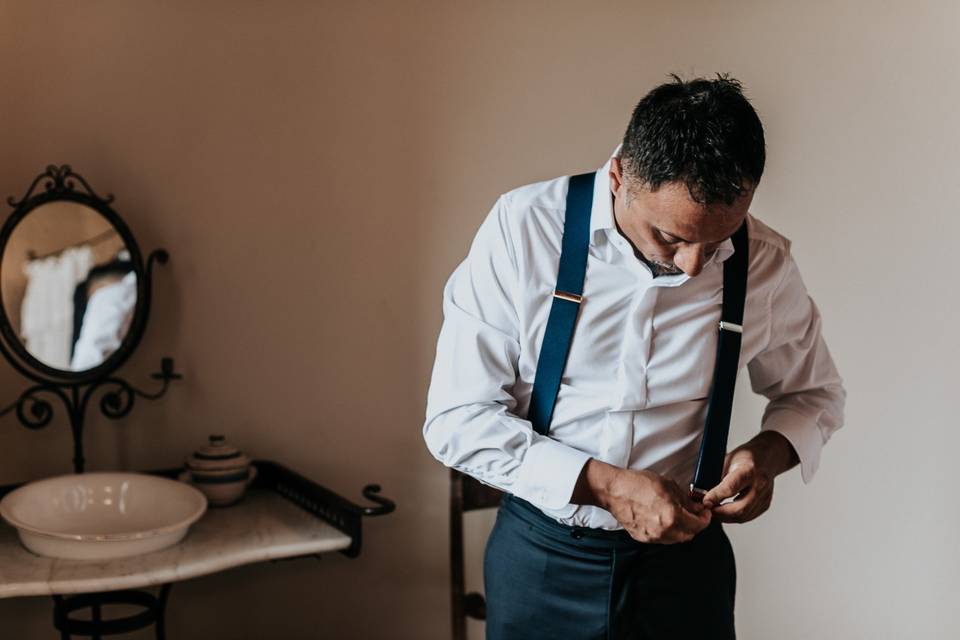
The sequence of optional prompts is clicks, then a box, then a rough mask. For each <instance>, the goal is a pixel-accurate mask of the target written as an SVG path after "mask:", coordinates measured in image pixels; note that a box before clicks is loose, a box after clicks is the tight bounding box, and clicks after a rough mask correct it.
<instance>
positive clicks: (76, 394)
mask: <svg viewBox="0 0 960 640" xmlns="http://www.w3.org/2000/svg"><path fill="white" fill-rule="evenodd" d="M0 351H2V352H3V355H4V356H5V357H6V358H7V359H8V360H9V359H11V356H10V355H9V354H8V353H7V351H6V349H5V348H2V347H0ZM182 377H183V376H182V375H181V374H179V373H175V372H174V370H173V358H162V359H161V361H160V371H158V372H157V373H154V374H152V375H151V378H153V379H155V380H160V381H161V386H160V389H159V390H158V391H155V392H152V393H149V392H146V391H142V390H140V389H138V388H136V387H134V386H133V385H131V384H130V383H129V382H127V381H126V380H124V379H122V378H119V377H116V376H111V377H107V378H102V379H100V380H97V381H95V382H91V383H87V384H86V385H84V384H83V383H61V382H56V381H45V382H39V383H37V384H34V385H33V386H31V387H29V388H27V389H26V390H25V391H23V392H22V393H21V394H20V397H19V398H17V400H16V401H15V402H14V403H13V404H11V405H9V406H8V407H6V408H4V409H0V418H2V417H3V416H5V415H6V414H8V413H10V412H11V411H16V414H17V419H18V420H19V421H20V424H22V425H23V426H24V427H26V428H28V429H34V430H35V429H42V428H43V427H45V426H47V425H48V424H50V422H51V421H52V420H53V416H54V410H53V406H52V404H51V402H50V401H49V400H47V399H46V398H44V397H43V396H44V394H46V395H47V396H54V397H56V398H59V399H60V401H61V402H62V403H63V405H64V408H65V410H66V413H67V417H68V419H69V421H70V432H71V434H72V435H73V471H74V473H83V472H84V467H85V464H86V460H85V458H84V456H83V426H84V418H85V416H86V413H87V407H88V405H89V404H90V399H91V398H92V397H93V395H94V393H95V392H96V391H97V390H100V389H104V393H103V395H102V396H101V397H100V403H99V404H100V412H101V413H102V414H103V415H105V416H106V417H108V418H111V419H113V420H118V419H120V418H123V417H124V416H126V415H127V414H129V413H130V411H132V410H133V404H134V399H135V398H136V397H137V396H140V397H141V398H146V399H148V400H156V399H158V398H160V397H161V396H163V395H164V394H165V393H166V392H167V387H168V386H169V384H170V381H171V380H179V379H181V378H182ZM84 387H85V388H84Z"/></svg>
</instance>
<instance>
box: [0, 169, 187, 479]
mask: <svg viewBox="0 0 960 640" xmlns="http://www.w3.org/2000/svg"><path fill="white" fill-rule="evenodd" d="M41 183H43V190H42V191H40V192H39V193H35V192H36V191H37V188H38V186H40V184H41ZM58 201H69V202H76V203H79V204H83V205H86V206H89V207H90V208H92V209H94V210H95V211H97V212H98V213H100V214H101V215H102V216H104V218H106V219H107V221H108V222H109V223H110V224H111V225H113V228H114V229H116V230H117V232H118V233H119V235H120V237H121V239H122V240H123V241H124V243H125V244H126V247H127V249H128V250H129V252H130V262H131V263H132V266H133V269H134V271H135V273H136V274H137V303H136V306H135V307H134V314H133V318H132V320H131V323H130V328H129V330H128V331H127V334H126V336H124V339H123V341H122V342H121V344H120V347H119V348H118V349H117V350H116V351H115V352H114V353H112V354H110V356H108V357H107V359H106V360H104V361H103V362H102V363H100V364H99V365H97V366H96V367H93V368H90V369H86V370H84V371H65V370H62V369H56V368H54V367H51V366H49V365H47V364H45V363H43V362H41V361H40V360H39V359H37V358H35V357H34V356H33V355H31V354H30V353H29V352H28V351H27V349H26V347H25V346H24V345H23V344H22V343H21V342H20V338H19V337H18V336H17V335H16V332H15V331H14V330H13V325H12V324H11V323H10V319H9V317H8V316H7V312H6V308H5V307H4V306H3V304H2V301H0V353H2V354H3V356H4V357H5V358H6V359H7V360H8V361H9V362H10V364H11V365H12V366H13V367H14V369H16V370H17V371H18V372H19V373H20V374H22V375H23V376H24V377H26V378H27V379H29V380H32V381H34V383H35V384H33V385H32V386H30V387H28V388H27V389H26V390H24V391H23V392H21V393H20V395H19V397H18V399H17V400H16V401H15V402H14V403H13V404H11V405H10V406H8V407H6V408H3V409H0V417H2V416H4V415H6V414H7V413H9V412H10V411H12V410H14V409H15V410H16V414H17V418H18V419H19V421H20V423H21V424H22V425H23V426H25V427H27V428H28V429H41V428H43V427H46V426H47V425H48V424H50V422H51V421H52V420H53V416H54V411H53V406H52V405H51V403H50V402H49V401H48V400H46V399H44V398H43V397H41V395H42V394H49V395H53V396H55V397H57V398H59V399H60V401H61V402H62V403H63V405H64V408H65V409H66V411H67V417H68V419H69V421H70V429H71V432H72V435H73V448H74V455H73V467H74V471H75V472H76V473H83V471H84V465H85V461H84V455H83V427H84V421H85V416H86V410H87V406H88V405H89V402H90V399H91V398H92V397H93V394H94V392H95V391H97V390H98V389H100V388H104V387H108V390H107V391H106V392H105V393H103V395H102V396H101V397H100V402H99V405H100V411H101V413H103V414H104V415H105V416H107V417H108V418H111V419H119V418H122V417H124V416H126V415H127V414H129V413H130V411H131V410H132V409H133V404H134V397H135V396H141V397H144V398H148V399H156V398H159V397H160V396H162V395H163V394H164V393H166V390H167V387H168V385H169V383H170V381H171V380H176V379H179V378H181V377H182V376H181V375H180V374H178V373H175V372H174V365H173V359H171V358H163V359H162V360H161V367H160V371H159V372H157V373H154V374H152V376H151V377H152V378H154V379H156V380H159V381H160V382H161V383H162V386H161V388H160V390H159V391H156V392H152V393H150V392H145V391H141V390H140V389H137V388H136V387H134V386H132V385H131V384H130V383H128V382H127V381H126V380H124V379H122V378H119V377H116V376H114V375H112V374H113V373H114V372H115V371H116V370H117V369H118V368H119V367H120V366H121V365H123V364H124V363H125V362H126V361H127V360H128V359H129V357H130V356H131V355H132V354H133V352H134V350H135V349H136V347H137V346H138V345H139V344H140V340H141V339H142V338H143V334H144V333H145V332H146V325H147V319H148V317H149V314H150V297H151V293H152V287H151V281H152V277H153V265H154V264H156V263H160V264H164V263H166V262H167V260H168V254H167V252H166V251H165V250H163V249H156V250H154V251H152V252H151V253H150V255H149V256H148V257H147V261H146V264H144V262H143V257H142V254H141V253H140V248H139V246H138V245H137V243H136V241H135V240H134V238H133V233H132V232H131V231H130V229H129V227H127V225H126V224H125V223H124V222H123V219H122V218H120V216H119V215H118V214H117V213H116V211H114V210H113V208H112V207H111V206H110V204H111V203H112V202H113V196H112V195H107V197H106V198H101V197H100V196H99V195H97V193H96V192H95V191H93V189H91V188H90V185H89V184H88V183H87V181H86V180H84V179H83V177H81V176H80V175H79V174H77V173H75V172H74V171H73V170H72V169H71V168H70V166H69V165H62V166H57V165H49V166H47V169H46V171H44V172H43V173H41V174H40V175H38V176H37V177H36V178H34V180H33V182H32V183H31V184H30V187H29V188H28V189H27V191H26V194H24V196H23V197H22V198H21V199H20V200H15V199H14V198H13V197H12V196H11V197H9V198H7V203H8V204H9V205H10V206H11V207H13V208H14V210H13V213H11V214H10V216H9V217H8V218H7V220H6V222H5V223H4V224H3V227H0V275H2V262H3V260H2V258H3V252H4V251H5V250H6V247H7V244H8V243H9V241H10V237H11V235H12V234H13V231H14V229H16V226H17V225H18V224H19V223H20V222H21V221H22V220H23V219H24V218H25V217H26V216H27V215H29V213H30V212H31V211H33V210H35V209H36V208H37V207H39V206H41V205H43V204H47V203H50V202H58ZM82 387H86V388H85V389H83V390H82V391H81V388H82ZM28 403H29V405H28Z"/></svg>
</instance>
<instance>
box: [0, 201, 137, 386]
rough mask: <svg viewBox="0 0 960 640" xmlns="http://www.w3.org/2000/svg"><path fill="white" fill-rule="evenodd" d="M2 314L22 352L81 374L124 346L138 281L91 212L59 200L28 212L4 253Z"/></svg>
mask: <svg viewBox="0 0 960 640" xmlns="http://www.w3.org/2000/svg"><path fill="white" fill-rule="evenodd" d="M0 259H2V265H0V272H2V274H3V278H2V282H0V290H2V292H0V293H2V302H3V308H4V311H5V313H6V315H7V318H8V319H9V320H10V323H11V324H12V325H13V329H14V331H15V332H16V335H17V336H19V338H20V341H21V342H22V343H23V345H24V347H25V348H26V350H27V352H28V353H30V355H32V356H33V357H34V358H36V359H37V360H39V361H40V362H42V363H43V364H45V365H47V366H48V367H52V368H54V369H59V370H62V371H86V370H88V369H92V368H94V367H96V366H98V365H99V364H101V363H103V362H104V361H105V360H106V359H107V358H109V357H110V355H111V354H112V353H113V352H115V351H116V350H117V349H118V348H119V347H120V345H121V344H122V343H123V340H124V338H125V337H126V335H127V332H128V331H129V329H130V323H131V320H132V318H133V312H134V309H135V308H136V303H137V276H136V272H135V271H134V269H133V264H132V263H131V261H130V253H129V251H128V250H127V248H126V246H125V245H124V242H123V239H122V238H121V236H120V234H119V233H118V232H117V230H116V229H115V228H114V227H113V225H111V224H110V222H109V221H108V220H107V219H106V218H105V217H104V216H102V215H101V214H100V213H99V212H97V211H96V210H94V209H92V208H90V207H88V206H86V205H83V204H80V203H77V202H71V201H66V200H60V201H56V202H49V203H46V204H43V205H40V206H39V207H37V208H36V209H34V210H32V211H30V212H29V213H28V214H27V215H26V217H24V218H23V220H21V221H20V223H19V224H17V226H16V228H15V229H14V230H13V233H12V234H11V236H10V240H9V242H8V243H7V245H6V248H5V250H4V252H3V256H2V257H0Z"/></svg>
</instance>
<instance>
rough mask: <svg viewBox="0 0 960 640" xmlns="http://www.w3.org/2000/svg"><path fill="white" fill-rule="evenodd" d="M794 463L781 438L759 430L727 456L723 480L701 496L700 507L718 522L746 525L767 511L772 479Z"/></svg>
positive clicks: (776, 434) (771, 490) (791, 451)
mask: <svg viewBox="0 0 960 640" xmlns="http://www.w3.org/2000/svg"><path fill="white" fill-rule="evenodd" d="M797 462H799V460H798V458H797V454H796V452H794V450H793V446H792V445H791V444H790V442H789V441H788V440H787V439H786V438H785V437H783V436H782V435H780V434H779V433H777V432H775V431H763V432H761V433H759V434H758V435H757V436H756V437H754V438H753V439H752V440H750V442H747V443H746V444H743V445H741V446H739V447H737V448H736V449H734V450H733V451H731V452H730V453H728V454H727V456H726V458H725V460H724V463H723V479H722V480H721V481H720V484H718V485H717V486H715V487H714V488H713V489H711V490H710V491H708V492H707V493H706V495H704V497H703V504H704V506H706V507H708V508H710V509H711V510H712V511H713V517H715V518H716V519H717V520H719V521H720V522H749V521H750V520H753V519H754V518H756V517H757V516H759V515H761V514H762V513H763V512H764V511H766V510H767V509H769V508H770V501H771V500H772V499H773V479H774V478H775V477H776V476H777V475H779V474H781V473H783V472H784V471H786V470H788V469H790V468H792V467H793V466H794V465H796V464H797ZM738 494H739V495H738ZM733 496H737V497H736V498H735V499H734V500H733V501H732V502H729V503H727V504H724V505H721V504H720V503H721V502H722V501H724V500H726V499H727V498H731V497H733Z"/></svg>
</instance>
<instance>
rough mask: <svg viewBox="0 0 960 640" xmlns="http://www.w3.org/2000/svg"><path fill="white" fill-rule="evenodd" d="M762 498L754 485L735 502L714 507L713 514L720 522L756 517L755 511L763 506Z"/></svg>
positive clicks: (744, 520) (741, 520)
mask: <svg viewBox="0 0 960 640" xmlns="http://www.w3.org/2000/svg"><path fill="white" fill-rule="evenodd" d="M762 499H763V498H762V496H761V495H760V493H759V492H758V491H757V487H756V486H755V485H754V486H752V487H750V489H749V490H747V491H746V492H744V493H743V494H742V495H740V496H738V497H737V498H736V500H734V501H733V502H728V503H727V504H724V505H720V506H719V507H714V509H713V516H714V517H715V518H716V519H717V520H719V521H720V522H746V521H748V520H750V519H752V518H753V517H755V514H754V512H755V511H756V510H757V509H758V508H759V507H760V506H761V505H760V503H761V502H762Z"/></svg>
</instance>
